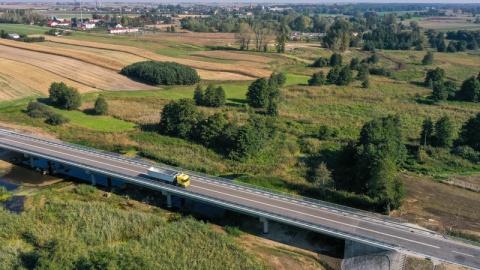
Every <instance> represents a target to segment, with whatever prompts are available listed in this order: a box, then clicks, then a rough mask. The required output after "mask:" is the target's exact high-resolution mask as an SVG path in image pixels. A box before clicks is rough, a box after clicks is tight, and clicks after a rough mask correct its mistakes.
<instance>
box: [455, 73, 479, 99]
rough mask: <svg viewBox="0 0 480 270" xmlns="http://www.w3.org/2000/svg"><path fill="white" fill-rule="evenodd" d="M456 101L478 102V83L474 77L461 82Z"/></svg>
mask: <svg viewBox="0 0 480 270" xmlns="http://www.w3.org/2000/svg"><path fill="white" fill-rule="evenodd" d="M457 99H458V100H462V101H469V102H479V101H480V82H479V81H478V80H477V79H475V77H474V76H472V77H470V78H469V79H466V80H465V81H463V83H462V86H461V87H460V91H458V93H457Z"/></svg>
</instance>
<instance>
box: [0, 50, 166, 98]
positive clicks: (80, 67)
mask: <svg viewBox="0 0 480 270" xmlns="http://www.w3.org/2000/svg"><path fill="white" fill-rule="evenodd" d="M0 57H2V58H6V59H10V60H14V61H18V62H22V63H26V64H30V65H33V66H37V67H39V68H42V69H45V70H47V71H49V72H52V73H55V74H57V75H59V76H61V77H64V78H68V79H70V80H72V81H76V82H79V83H82V84H85V85H88V86H91V87H93V88H99V89H104V90H145V89H156V88H157V87H153V86H150V85H146V84H142V83H138V82H135V81H132V80H130V79H129V78H127V77H125V76H122V75H120V74H118V73H116V72H114V71H111V70H107V69H105V68H102V67H99V66H95V65H93V64H88V63H85V62H82V61H79V60H74V59H70V58H67V57H63V56H57V55H51V54H45V53H39V52H33V51H28V50H23V49H18V48H13V47H8V46H3V45H0ZM13 68H15V67H13Z"/></svg>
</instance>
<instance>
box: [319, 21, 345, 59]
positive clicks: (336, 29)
mask: <svg viewBox="0 0 480 270" xmlns="http://www.w3.org/2000/svg"><path fill="white" fill-rule="evenodd" d="M351 27H352V25H351V24H350V23H349V22H347V21H345V20H343V19H336V20H335V22H334V23H333V24H332V25H331V26H330V28H329V29H328V31H327V33H326V36H325V37H324V38H323V39H322V42H323V46H324V47H325V48H329V49H330V50H332V51H341V52H344V51H346V50H347V49H348V46H349V45H350V38H351Z"/></svg>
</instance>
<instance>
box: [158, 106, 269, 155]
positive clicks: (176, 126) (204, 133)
mask: <svg viewBox="0 0 480 270" xmlns="http://www.w3.org/2000/svg"><path fill="white" fill-rule="evenodd" d="M268 124H269V123H267V121H266V118H265V117H261V116H258V115H254V114H252V115H251V116H250V119H249V120H248V121H247V123H246V124H244V125H242V126H240V125H239V124H238V123H236V122H229V121H228V120H227V118H226V117H225V116H224V115H223V114H221V113H215V114H213V115H211V116H208V117H207V116H206V115H205V114H204V113H203V112H201V111H199V110H198V109H197V107H196V106H195V103H194V102H193V100H191V99H180V100H173V101H171V102H170V103H168V104H167V105H165V107H164V108H163V110H162V112H161V121H160V125H159V132H160V133H162V134H164V135H168V136H173V137H178V138H182V139H186V140H190V141H195V142H199V143H201V144H203V145H205V146H207V147H211V148H213V149H215V150H218V151H219V152H221V153H223V154H225V155H226V156H228V157H229V158H231V159H234V160H244V159H248V158H250V157H252V156H254V155H256V154H257V153H258V152H259V151H260V150H261V149H262V148H263V147H264V146H265V144H266V142H267V140H268V139H269V138H270V137H271V135H272V133H273V128H272V127H271V126H268Z"/></svg>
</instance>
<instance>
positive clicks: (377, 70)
mask: <svg viewBox="0 0 480 270" xmlns="http://www.w3.org/2000/svg"><path fill="white" fill-rule="evenodd" d="M368 72H369V73H370V74H371V75H378V76H385V77H390V75H391V73H390V71H388V70H386V69H385V68H382V67H372V68H370V69H369V70H368Z"/></svg>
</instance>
